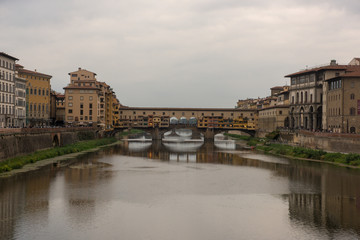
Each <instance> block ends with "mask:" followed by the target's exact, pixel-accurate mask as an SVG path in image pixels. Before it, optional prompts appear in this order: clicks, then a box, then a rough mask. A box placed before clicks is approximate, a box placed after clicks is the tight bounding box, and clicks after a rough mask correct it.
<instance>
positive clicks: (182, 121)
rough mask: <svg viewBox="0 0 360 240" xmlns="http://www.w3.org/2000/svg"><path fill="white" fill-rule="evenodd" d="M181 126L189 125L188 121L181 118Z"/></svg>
mask: <svg viewBox="0 0 360 240" xmlns="http://www.w3.org/2000/svg"><path fill="white" fill-rule="evenodd" d="M179 124H183V125H186V124H188V120H187V119H186V117H181V118H180V119H179Z"/></svg>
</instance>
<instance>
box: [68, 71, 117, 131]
mask: <svg viewBox="0 0 360 240" xmlns="http://www.w3.org/2000/svg"><path fill="white" fill-rule="evenodd" d="M69 75H70V84H69V85H68V86H66V87H65V88H64V90H65V123H66V124H67V125H97V126H100V127H103V128H106V129H110V128H112V127H113V98H114V96H115V94H114V92H113V91H112V88H111V87H110V86H109V85H108V84H106V83H105V82H99V81H97V79H96V73H94V72H91V71H88V70H86V69H81V68H79V69H78V71H75V72H71V73H69Z"/></svg>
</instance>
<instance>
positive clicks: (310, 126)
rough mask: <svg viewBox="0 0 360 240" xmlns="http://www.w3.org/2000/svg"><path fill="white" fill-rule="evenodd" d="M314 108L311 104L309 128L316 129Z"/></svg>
mask: <svg viewBox="0 0 360 240" xmlns="http://www.w3.org/2000/svg"><path fill="white" fill-rule="evenodd" d="M313 114H314V108H313V107H312V106H311V107H310V109H309V129H310V130H313V129H314V117H313Z"/></svg>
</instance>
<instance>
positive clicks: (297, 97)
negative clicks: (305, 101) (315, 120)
mask: <svg viewBox="0 0 360 240" xmlns="http://www.w3.org/2000/svg"><path fill="white" fill-rule="evenodd" d="M296 103H299V93H298V92H297V93H296Z"/></svg>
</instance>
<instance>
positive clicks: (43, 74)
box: [18, 68, 52, 78]
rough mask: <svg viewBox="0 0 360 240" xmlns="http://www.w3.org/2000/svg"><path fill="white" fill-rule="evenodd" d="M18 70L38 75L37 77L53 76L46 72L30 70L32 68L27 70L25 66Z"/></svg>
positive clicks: (22, 72)
mask: <svg viewBox="0 0 360 240" xmlns="http://www.w3.org/2000/svg"><path fill="white" fill-rule="evenodd" d="M18 71H19V73H21V74H29V75H33V76H37V77H46V78H52V76H50V75H47V74H45V73H40V72H36V71H30V70H27V69H25V68H20V69H19V70H18Z"/></svg>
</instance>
